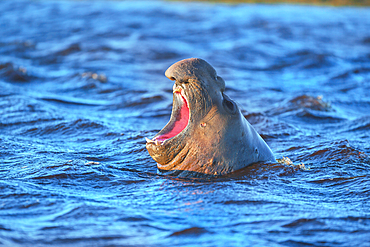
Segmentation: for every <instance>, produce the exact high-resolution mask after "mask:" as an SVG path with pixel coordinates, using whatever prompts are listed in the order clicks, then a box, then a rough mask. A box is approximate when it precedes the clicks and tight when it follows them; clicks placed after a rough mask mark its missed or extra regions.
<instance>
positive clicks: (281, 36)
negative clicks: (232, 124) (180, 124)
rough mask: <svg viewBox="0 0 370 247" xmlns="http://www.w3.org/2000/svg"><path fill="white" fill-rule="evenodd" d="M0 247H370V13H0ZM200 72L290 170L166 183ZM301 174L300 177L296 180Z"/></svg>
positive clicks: (26, 5) (84, 8)
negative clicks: (176, 133) (178, 86)
mask: <svg viewBox="0 0 370 247" xmlns="http://www.w3.org/2000/svg"><path fill="white" fill-rule="evenodd" d="M0 13H1V14H0V157H1V161H0V191H1V194H0V246H252V245H253V246H370V202H369V198H370V158H369V154H370V135H369V134H370V93H369V92H370V31H369V30H370V9H369V8H354V7H341V8H333V7H313V6H291V5H243V4H240V5H227V4H207V3H179V2H162V1H151V2H144V1H136V2H117V1H10V0H9V1H0ZM189 57H200V58H203V59H205V60H207V61H208V62H209V63H210V64H212V65H213V66H214V67H215V69H216V70H217V72H218V74H219V75H220V76H221V77H223V78H224V79H225V81H226V86H227V89H226V93H227V94H228V95H229V96H230V97H231V98H232V99H234V100H235V101H236V102H238V104H239V105H240V107H241V108H242V109H243V114H244V115H245V116H246V118H247V119H248V121H249V122H250V123H251V124H252V125H253V126H254V127H255V129H256V130H257V131H258V132H259V133H260V134H261V135H262V137H263V138H264V139H265V140H266V142H267V143H268V144H269V146H270V147H271V149H272V150H273V151H274V153H275V155H276V157H278V158H282V157H288V158H290V160H291V161H292V162H293V163H294V164H293V165H292V164H290V165H289V164H279V163H276V164H256V165H252V166H250V167H248V168H246V169H243V170H242V171H239V172H237V173H236V174H233V175H230V176H225V177H222V178H217V179H202V180H192V179H180V178H176V177H167V176H160V175H157V168H156V164H155V162H154V161H153V160H152V159H151V157H150V156H149V154H148V153H147V151H146V149H145V139H144V137H153V136H154V135H155V134H156V133H157V132H158V131H159V130H160V129H161V128H163V127H164V125H165V124H166V123H167V121H168V120H169V117H170V114H171V107H172V82H171V81H170V80H168V79H167V78H166V77H165V76H164V71H165V70H166V69H167V68H168V67H169V66H170V65H171V64H173V63H174V62H176V61H178V60H181V59H184V58H189ZM302 164H304V165H302Z"/></svg>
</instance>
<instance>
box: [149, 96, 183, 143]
mask: <svg viewBox="0 0 370 247" xmlns="http://www.w3.org/2000/svg"><path fill="white" fill-rule="evenodd" d="M174 94H175V97H176V99H175V101H176V102H177V104H176V105H177V107H176V105H175V101H174V105H173V107H174V109H173V111H172V115H171V119H170V121H169V122H168V124H167V125H166V126H165V127H164V128H163V129H162V130H161V131H160V132H159V133H158V134H159V135H158V136H157V137H155V138H154V141H160V142H163V141H165V140H168V139H170V138H173V137H175V136H177V135H178V134H180V133H181V132H182V131H183V130H184V129H185V128H186V126H188V123H189V118H190V111H189V105H188V102H187V100H186V98H185V96H184V95H183V94H182V91H181V90H179V91H175V92H174ZM175 107H176V108H175Z"/></svg>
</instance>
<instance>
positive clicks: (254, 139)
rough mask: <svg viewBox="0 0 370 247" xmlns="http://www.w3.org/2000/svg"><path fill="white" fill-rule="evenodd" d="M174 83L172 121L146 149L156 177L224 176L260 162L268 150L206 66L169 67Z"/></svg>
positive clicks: (269, 156) (196, 62) (191, 62)
mask: <svg viewBox="0 0 370 247" xmlns="http://www.w3.org/2000/svg"><path fill="white" fill-rule="evenodd" d="M165 74H166V76H167V77H168V78H169V79H171V80H172V81H175V83H174V85H173V107H172V114H171V118H170V121H169V122H168V123H167V125H166V126H165V127H164V128H163V129H162V130H161V131H159V133H158V134H156V135H155V136H154V137H153V138H152V139H148V138H146V140H147V143H146V148H147V150H148V152H149V154H150V156H151V157H152V158H153V159H154V160H155V161H156V162H157V167H158V169H159V171H160V172H162V173H164V174H167V175H177V176H192V177H193V176H198V175H200V176H204V175H216V176H218V175H224V174H227V173H230V172H233V171H236V170H238V169H241V168H243V167H246V166H248V165H250V164H252V163H255V162H259V161H273V162H275V158H274V155H273V153H272V151H271V150H270V148H269V147H268V146H267V144H266V143H265V141H264V140H263V139H262V138H261V137H260V135H259V134H258V133H257V132H256V131H255V130H254V128H253V127H252V126H251V125H250V124H249V123H248V121H247V120H246V119H245V118H244V116H243V115H242V113H241V112H240V109H239V107H238V106H237V104H236V103H235V102H234V101H232V100H231V99H230V98H229V97H228V96H227V95H226V94H225V93H224V91H225V81H224V80H223V79H222V78H221V77H219V76H217V73H216V71H215V69H214V68H213V67H212V66H211V65H210V64H208V63H207V62H206V61H204V60H202V59H199V58H190V59H185V60H182V61H179V62H177V63H175V64H173V65H172V66H171V67H169V68H168V69H167V71H166V73H165Z"/></svg>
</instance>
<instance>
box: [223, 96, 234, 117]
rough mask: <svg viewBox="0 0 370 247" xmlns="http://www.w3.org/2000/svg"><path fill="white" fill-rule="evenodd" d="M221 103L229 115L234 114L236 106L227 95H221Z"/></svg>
mask: <svg viewBox="0 0 370 247" xmlns="http://www.w3.org/2000/svg"><path fill="white" fill-rule="evenodd" d="M222 96H223V98H224V99H223V101H222V104H223V105H224V107H225V109H226V110H227V111H228V112H230V113H231V114H234V113H235V112H236V105H235V103H234V101H232V100H231V99H230V98H229V97H228V96H227V95H225V94H222Z"/></svg>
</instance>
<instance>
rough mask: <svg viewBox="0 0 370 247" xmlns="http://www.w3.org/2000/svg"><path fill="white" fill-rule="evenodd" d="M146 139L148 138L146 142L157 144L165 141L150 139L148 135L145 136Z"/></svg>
mask: <svg viewBox="0 0 370 247" xmlns="http://www.w3.org/2000/svg"><path fill="white" fill-rule="evenodd" d="M145 140H146V143H148V144H155V145H162V144H163V142H162V141H158V140H154V141H153V140H151V139H149V138H147V137H145Z"/></svg>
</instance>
